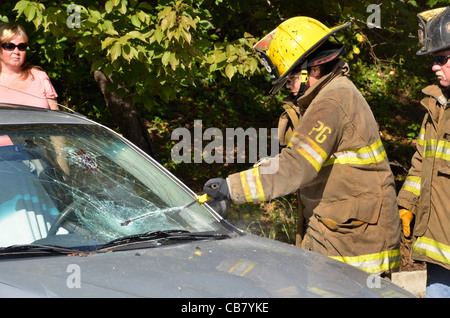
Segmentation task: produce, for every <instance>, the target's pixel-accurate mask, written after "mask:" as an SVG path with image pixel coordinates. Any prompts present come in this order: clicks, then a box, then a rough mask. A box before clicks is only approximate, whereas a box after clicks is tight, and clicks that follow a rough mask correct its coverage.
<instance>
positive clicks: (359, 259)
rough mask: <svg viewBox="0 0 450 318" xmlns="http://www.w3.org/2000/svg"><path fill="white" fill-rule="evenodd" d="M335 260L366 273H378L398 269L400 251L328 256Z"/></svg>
mask: <svg viewBox="0 0 450 318" xmlns="http://www.w3.org/2000/svg"><path fill="white" fill-rule="evenodd" d="M330 258H333V259H335V260H338V261H341V262H343V263H347V264H350V265H353V266H355V267H357V268H359V269H361V270H363V271H365V272H367V273H371V274H373V273H380V272H382V271H387V270H391V269H394V268H398V267H400V264H401V257H400V249H395V250H389V251H383V252H380V253H373V254H366V255H359V256H344V257H342V256H330Z"/></svg>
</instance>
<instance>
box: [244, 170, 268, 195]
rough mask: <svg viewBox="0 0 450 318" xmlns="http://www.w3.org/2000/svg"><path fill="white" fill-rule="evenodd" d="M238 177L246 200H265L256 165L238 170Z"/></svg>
mask: <svg viewBox="0 0 450 318" xmlns="http://www.w3.org/2000/svg"><path fill="white" fill-rule="evenodd" d="M240 177H241V183H242V188H243V189H244V194H245V199H246V201H247V202H254V201H266V197H265V195H264V190H263V188H262V184H261V179H260V178H259V169H258V167H255V168H252V169H250V170H246V171H242V172H240Z"/></svg>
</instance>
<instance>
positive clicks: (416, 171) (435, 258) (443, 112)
mask: <svg viewBox="0 0 450 318" xmlns="http://www.w3.org/2000/svg"><path fill="white" fill-rule="evenodd" d="M418 19H419V43H420V45H421V47H420V49H419V51H418V52H417V55H431V56H432V57H433V65H432V68H431V69H432V71H433V72H435V73H436V76H437V80H438V83H437V84H434V85H430V86H427V87H426V88H424V89H423V90H422V92H423V93H424V94H425V95H426V97H425V98H424V99H422V101H421V104H422V105H423V106H424V107H425V109H426V110H427V112H426V114H425V117H424V119H423V122H422V127H421V130H420V134H419V138H418V140H417V144H416V148H417V151H416V152H415V154H414V155H413V157H412V159H411V168H410V170H409V172H408V176H407V177H406V179H405V182H404V184H403V186H402V188H401V190H400V192H399V195H398V198H397V199H398V204H399V206H400V218H401V220H402V224H403V235H404V237H405V238H406V239H407V240H408V241H409V242H410V243H411V245H412V248H411V251H412V258H413V259H414V260H416V261H425V262H426V263H427V288H426V297H447V298H448V297H450V271H449V270H450V6H449V7H444V8H439V9H434V10H428V11H425V12H422V13H419V14H418ZM412 225H414V226H412Z"/></svg>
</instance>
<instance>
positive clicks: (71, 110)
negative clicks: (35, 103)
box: [0, 84, 81, 115]
mask: <svg viewBox="0 0 450 318" xmlns="http://www.w3.org/2000/svg"><path fill="white" fill-rule="evenodd" d="M0 87H3V88H7V89H10V90H13V91H15V92H18V93H22V94H25V95H28V96H32V97H34V98H38V99H43V100H47V99H46V98H45V97H40V96H36V95H33V94H30V93H26V92H23V91H20V90H18V89H15V88H12V87H9V86H6V85H3V84H0ZM55 104H56V105H58V106H59V107H62V108H64V109H65V110H67V111H69V112H71V113H74V114H79V113H77V112H76V111H74V110H73V109H71V108H69V107H67V106H64V105H61V104H59V103H57V102H55ZM80 115H81V114H80Z"/></svg>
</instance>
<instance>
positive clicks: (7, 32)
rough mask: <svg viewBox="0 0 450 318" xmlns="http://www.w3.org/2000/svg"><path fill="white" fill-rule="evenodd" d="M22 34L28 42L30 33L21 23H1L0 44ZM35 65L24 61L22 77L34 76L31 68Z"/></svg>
mask: <svg viewBox="0 0 450 318" xmlns="http://www.w3.org/2000/svg"><path fill="white" fill-rule="evenodd" d="M18 35H19V36H21V37H22V38H23V39H24V41H25V43H28V35H27V33H26V32H25V29H24V28H23V27H22V26H21V25H19V24H15V23H8V22H4V23H0V45H1V44H3V43H5V42H9V41H11V40H12V39H13V38H14V37H16V36H18ZM33 67H35V66H33V65H29V64H27V63H26V62H25V63H23V65H22V79H23V80H25V79H27V78H28V76H30V75H31V76H33V75H32V74H31V69H32V68H33ZM1 71H2V69H1V66H0V73H1Z"/></svg>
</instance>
